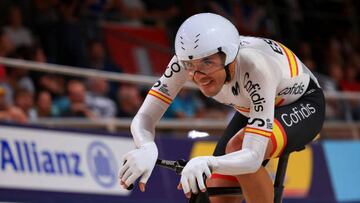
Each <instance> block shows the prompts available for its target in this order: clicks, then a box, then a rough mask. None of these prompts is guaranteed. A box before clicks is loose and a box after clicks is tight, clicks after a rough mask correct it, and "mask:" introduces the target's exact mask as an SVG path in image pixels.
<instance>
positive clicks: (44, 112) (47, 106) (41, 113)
mask: <svg viewBox="0 0 360 203" xmlns="http://www.w3.org/2000/svg"><path fill="white" fill-rule="evenodd" d="M57 116H59V110H58V109H57V108H56V106H54V105H53V104H52V98H51V95H50V93H49V92H47V91H40V92H39V93H38V95H37V98H36V107H35V109H34V119H38V118H48V117H57Z"/></svg>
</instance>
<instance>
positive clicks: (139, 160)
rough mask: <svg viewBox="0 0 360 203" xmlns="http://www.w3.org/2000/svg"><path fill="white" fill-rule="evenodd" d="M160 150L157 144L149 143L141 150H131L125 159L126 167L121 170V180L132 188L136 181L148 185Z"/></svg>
mask: <svg viewBox="0 0 360 203" xmlns="http://www.w3.org/2000/svg"><path fill="white" fill-rule="evenodd" d="M157 157H158V149H157V147H156V144H155V142H148V143H146V144H143V145H141V146H140V147H139V148H137V149H134V150H131V151H130V152H128V153H126V154H125V155H124V157H123V160H124V163H125V164H124V165H123V166H122V167H121V168H120V169H119V175H118V176H119V179H120V180H121V181H122V182H124V183H125V184H126V185H127V186H130V185H131V184H133V183H134V182H135V180H136V179H138V178H140V177H141V178H140V182H141V183H144V184H146V182H147V181H148V179H149V177H150V175H151V172H152V170H153V169H154V166H155V163H156V159H157Z"/></svg>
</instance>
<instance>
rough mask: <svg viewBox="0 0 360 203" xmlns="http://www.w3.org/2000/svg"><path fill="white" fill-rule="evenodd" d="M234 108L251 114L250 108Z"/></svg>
mask: <svg viewBox="0 0 360 203" xmlns="http://www.w3.org/2000/svg"><path fill="white" fill-rule="evenodd" d="M234 108H235V109H236V110H238V111H240V112H244V113H249V112H250V108H246V107H240V106H234Z"/></svg>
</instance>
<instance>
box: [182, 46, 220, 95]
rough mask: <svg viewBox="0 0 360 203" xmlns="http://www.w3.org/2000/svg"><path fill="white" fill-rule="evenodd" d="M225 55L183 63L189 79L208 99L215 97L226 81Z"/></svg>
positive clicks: (217, 54) (215, 55) (214, 55)
mask: <svg viewBox="0 0 360 203" xmlns="http://www.w3.org/2000/svg"><path fill="white" fill-rule="evenodd" d="M224 60H225V55H224V54H220V53H216V54H213V55H211V56H208V57H204V58H201V59H196V60H189V61H183V63H184V65H185V68H186V70H187V71H188V75H189V77H190V78H191V79H192V80H193V81H194V82H195V84H196V85H197V86H198V87H199V89H200V90H201V92H202V93H203V94H204V95H205V96H208V97H211V96H215V95H216V94H217V93H218V92H219V91H220V90H221V88H222V86H223V84H224V81H225V77H226V74H225V69H224Z"/></svg>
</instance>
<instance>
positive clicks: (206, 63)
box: [204, 60, 214, 66]
mask: <svg viewBox="0 0 360 203" xmlns="http://www.w3.org/2000/svg"><path fill="white" fill-rule="evenodd" d="M204 64H205V65H207V66H211V65H213V64H214V62H212V61H209V60H206V61H204Z"/></svg>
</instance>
